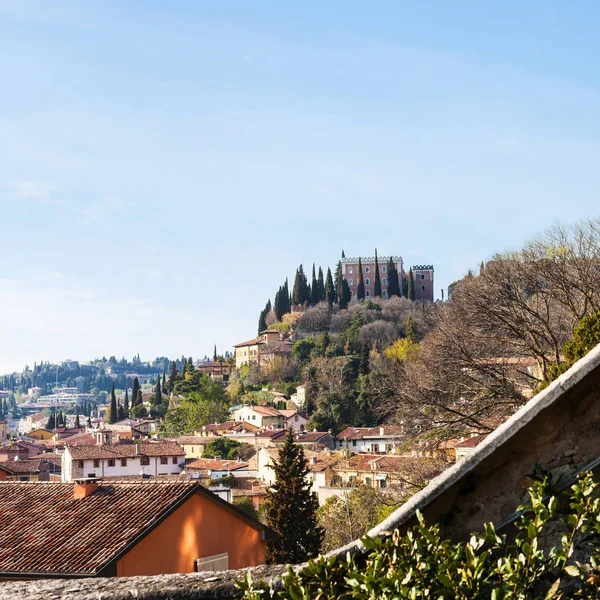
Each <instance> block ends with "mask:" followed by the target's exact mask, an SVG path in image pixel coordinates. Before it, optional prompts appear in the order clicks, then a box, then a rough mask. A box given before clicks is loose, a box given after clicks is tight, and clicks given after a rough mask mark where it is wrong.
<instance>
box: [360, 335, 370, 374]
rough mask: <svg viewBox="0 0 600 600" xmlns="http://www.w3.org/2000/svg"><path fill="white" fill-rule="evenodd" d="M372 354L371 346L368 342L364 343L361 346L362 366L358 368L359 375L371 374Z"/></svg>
mask: <svg viewBox="0 0 600 600" xmlns="http://www.w3.org/2000/svg"><path fill="white" fill-rule="evenodd" d="M370 353H371V346H370V344H368V343H367V342H363V343H362V344H361V346H360V364H359V366H358V373H359V375H368V374H369V356H370Z"/></svg>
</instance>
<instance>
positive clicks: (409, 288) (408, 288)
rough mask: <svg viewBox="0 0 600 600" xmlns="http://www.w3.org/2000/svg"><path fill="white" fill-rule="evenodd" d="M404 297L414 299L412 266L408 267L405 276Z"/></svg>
mask: <svg viewBox="0 0 600 600" xmlns="http://www.w3.org/2000/svg"><path fill="white" fill-rule="evenodd" d="M406 297H407V298H408V299H409V300H414V299H415V282H414V281H413V272H412V267H411V268H410V269H408V275H407V277H406Z"/></svg>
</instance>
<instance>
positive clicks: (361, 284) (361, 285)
mask: <svg viewBox="0 0 600 600" xmlns="http://www.w3.org/2000/svg"><path fill="white" fill-rule="evenodd" d="M356 297H357V298H358V299H359V300H362V299H363V298H364V297H365V279H364V276H363V270H362V262H361V260H360V256H359V257H358V285H357V286H356Z"/></svg>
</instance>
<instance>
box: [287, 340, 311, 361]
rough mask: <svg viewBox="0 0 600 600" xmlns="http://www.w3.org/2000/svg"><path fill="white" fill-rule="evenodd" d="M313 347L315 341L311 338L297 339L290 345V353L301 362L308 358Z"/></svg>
mask: <svg viewBox="0 0 600 600" xmlns="http://www.w3.org/2000/svg"><path fill="white" fill-rule="evenodd" d="M314 347H315V343H314V342H313V340H311V339H307V340H298V341H297V342H296V343H295V344H294V345H293V347H292V354H293V355H294V356H295V357H296V358H297V359H298V360H299V361H300V362H302V361H304V360H308V359H309V358H310V353H311V351H312V349H313V348H314Z"/></svg>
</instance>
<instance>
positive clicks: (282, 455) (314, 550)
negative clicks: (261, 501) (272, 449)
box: [265, 428, 324, 564]
mask: <svg viewBox="0 0 600 600" xmlns="http://www.w3.org/2000/svg"><path fill="white" fill-rule="evenodd" d="M272 468H273V471H274V472H275V482H274V483H273V485H272V486H271V487H270V488H269V491H268V494H267V498H266V501H265V520H266V524H267V526H269V527H270V528H271V529H273V530H274V531H275V532H276V533H277V534H278V535H277V537H276V538H275V539H272V540H267V563H270V564H281V563H284V564H285V563H291V564H299V563H302V562H305V561H307V560H308V559H309V558H313V557H315V556H316V555H317V554H318V553H319V550H320V549H321V542H322V540H323V533H324V532H323V529H322V527H321V526H320V525H319V522H318V519H317V509H318V508H319V502H318V500H317V497H316V495H315V494H314V493H313V492H312V491H311V483H310V481H309V480H308V479H307V478H306V475H307V473H308V472H309V468H308V465H307V462H306V458H305V457H304V450H303V449H302V447H301V446H299V445H298V444H296V443H294V434H293V430H292V428H290V429H288V433H287V436H286V438H285V443H284V445H283V447H282V448H281V450H280V451H279V457H278V458H277V459H276V460H273V465H272Z"/></svg>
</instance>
